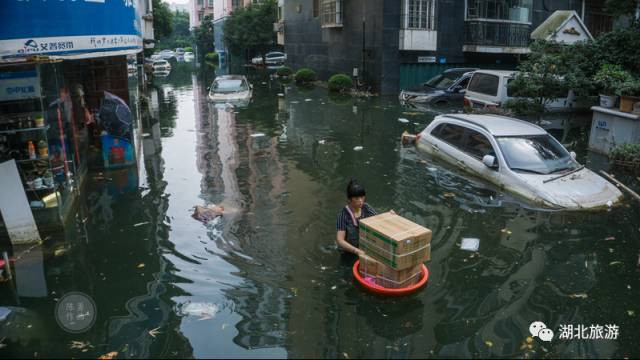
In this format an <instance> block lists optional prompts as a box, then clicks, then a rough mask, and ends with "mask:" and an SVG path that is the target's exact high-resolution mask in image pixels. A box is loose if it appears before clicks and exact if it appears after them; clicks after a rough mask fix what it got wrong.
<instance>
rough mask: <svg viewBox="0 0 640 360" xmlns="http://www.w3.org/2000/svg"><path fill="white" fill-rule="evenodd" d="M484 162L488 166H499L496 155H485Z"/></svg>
mask: <svg viewBox="0 0 640 360" xmlns="http://www.w3.org/2000/svg"><path fill="white" fill-rule="evenodd" d="M482 163H483V164H484V165H485V166H486V167H488V168H492V169H495V168H497V167H498V164H497V163H496V157H495V156H493V155H485V156H484V157H483V158H482Z"/></svg>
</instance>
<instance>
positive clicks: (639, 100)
mask: <svg viewBox="0 0 640 360" xmlns="http://www.w3.org/2000/svg"><path fill="white" fill-rule="evenodd" d="M616 95H619V96H620V111H622V112H628V113H630V112H640V80H639V79H633V80H631V81H627V82H625V83H623V84H621V85H620V86H619V87H618V88H617V89H616Z"/></svg>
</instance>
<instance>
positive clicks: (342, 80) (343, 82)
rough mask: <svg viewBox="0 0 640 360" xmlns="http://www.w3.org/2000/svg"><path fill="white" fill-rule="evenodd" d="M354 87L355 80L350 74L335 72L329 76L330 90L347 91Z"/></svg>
mask: <svg viewBox="0 0 640 360" xmlns="http://www.w3.org/2000/svg"><path fill="white" fill-rule="evenodd" d="M352 87H353V81H352V80H351V78H350V77H349V76H348V75H345V74H335V75H333V76H331V77H330V78H329V91H331V92H345V91H349V90H350V89H351V88H352Z"/></svg>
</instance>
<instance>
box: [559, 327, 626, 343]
mask: <svg viewBox="0 0 640 360" xmlns="http://www.w3.org/2000/svg"><path fill="white" fill-rule="evenodd" d="M558 331H559V334H560V335H559V336H558V338H559V339H561V340H617V339H618V336H620V328H619V327H618V325H612V324H607V325H604V326H602V325H599V324H597V325H591V326H586V325H582V324H580V325H572V324H569V325H560V329H559V330H558Z"/></svg>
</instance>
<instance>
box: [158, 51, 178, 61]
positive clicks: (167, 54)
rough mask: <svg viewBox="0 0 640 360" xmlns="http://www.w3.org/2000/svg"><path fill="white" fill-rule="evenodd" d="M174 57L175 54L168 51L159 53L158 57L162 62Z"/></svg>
mask: <svg viewBox="0 0 640 360" xmlns="http://www.w3.org/2000/svg"><path fill="white" fill-rule="evenodd" d="M174 56H175V53H174V52H173V51H171V50H169V49H166V50H162V51H160V57H161V58H162V59H164V60H169V59H171V58H172V57H174Z"/></svg>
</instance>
